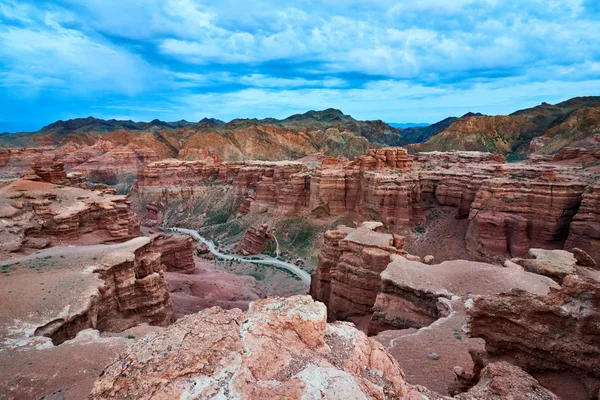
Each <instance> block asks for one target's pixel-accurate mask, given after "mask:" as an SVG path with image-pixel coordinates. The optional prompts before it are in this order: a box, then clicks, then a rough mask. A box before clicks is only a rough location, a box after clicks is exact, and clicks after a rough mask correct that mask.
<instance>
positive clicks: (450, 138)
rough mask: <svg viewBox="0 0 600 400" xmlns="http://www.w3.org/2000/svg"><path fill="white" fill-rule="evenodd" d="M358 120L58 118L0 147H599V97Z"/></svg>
mask: <svg viewBox="0 0 600 400" xmlns="http://www.w3.org/2000/svg"><path fill="white" fill-rule="evenodd" d="M392 125H396V126H398V124H387V123H385V122H383V121H381V120H375V121H360V120H356V119H355V118H353V117H352V116H350V115H347V114H344V113H343V112H342V111H340V110H337V109H333V108H330V109H326V110H323V111H308V112H306V113H304V114H295V115H292V116H290V117H287V118H285V119H275V118H265V119H256V118H252V119H234V120H232V121H229V122H225V121H221V120H218V119H214V118H204V119H202V120H201V121H198V122H189V121H185V120H180V121H175V122H165V121H160V120H158V119H155V120H152V121H150V122H134V121H131V120H115V119H110V120H103V119H97V118H94V117H87V118H77V119H71V120H68V121H56V122H54V123H52V124H50V125H47V126H45V127H43V128H42V129H40V130H38V131H35V132H20V133H12V134H11V133H2V134H0V147H39V146H53V147H57V146H62V145H65V144H67V143H75V144H80V145H92V144H94V143H95V142H96V141H98V140H99V139H105V140H108V141H111V142H113V143H117V144H128V143H134V144H137V145H140V146H142V147H149V148H152V149H153V150H155V151H156V152H157V154H159V155H160V156H164V157H174V156H176V155H177V153H178V152H179V151H180V150H182V149H188V148H203V149H205V150H208V151H210V152H213V153H215V154H217V155H218V156H220V157H222V158H223V159H229V160H242V159H250V158H255V159H270V160H273V159H275V160H277V159H289V158H299V157H303V156H305V155H307V154H310V153H313V152H323V153H325V154H328V155H331V156H347V157H354V156H356V155H358V154H362V152H363V151H364V150H365V149H366V148H369V147H380V146H406V145H408V147H409V149H410V151H434V150H438V151H448V150H478V151H489V152H492V153H499V154H504V155H507V156H509V157H517V158H522V157H525V156H526V155H527V154H530V153H536V154H552V153H556V152H558V151H560V150H561V149H562V148H564V147H568V146H596V145H597V144H598V137H599V135H598V134H599V133H600V97H598V96H596V97H577V98H573V99H570V100H567V101H565V102H562V103H558V104H555V105H551V104H547V103H542V104H540V105H538V106H536V107H532V108H529V109H524V110H519V111H516V112H514V113H512V114H510V115H498V116H487V115H483V114H479V113H468V114H465V115H463V116H462V117H459V118H457V117H448V118H446V119H443V120H441V121H439V122H436V123H434V124H431V125H427V126H410V127H407V128H402V127H394V126H392Z"/></svg>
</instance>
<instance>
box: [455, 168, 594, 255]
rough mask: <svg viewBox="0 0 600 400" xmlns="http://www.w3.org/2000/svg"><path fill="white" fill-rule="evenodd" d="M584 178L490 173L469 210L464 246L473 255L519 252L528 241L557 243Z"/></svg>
mask: <svg viewBox="0 0 600 400" xmlns="http://www.w3.org/2000/svg"><path fill="white" fill-rule="evenodd" d="M585 187H586V185H585V183H580V182H573V181H556V182H548V181H542V180H526V181H515V180H510V179H501V178H498V179H490V180H487V181H485V183H484V184H483V185H482V187H481V189H480V190H479V191H478V193H477V197H476V199H475V201H474V202H473V204H472V207H471V213H470V216H469V219H470V224H469V230H468V232H467V237H466V241H467V249H468V250H469V251H470V252H472V253H473V254H475V255H479V256H484V257H490V256H491V257H494V256H501V257H502V256H506V255H509V254H510V255H513V256H523V255H525V252H526V250H527V249H529V248H531V247H550V248H561V247H562V246H563V245H564V242H565V240H566V239H567V233H568V229H569V224H570V222H571V220H572V218H573V216H574V215H575V214H576V213H577V210H578V208H579V205H580V202H581V195H582V193H583V191H584V190H585Z"/></svg>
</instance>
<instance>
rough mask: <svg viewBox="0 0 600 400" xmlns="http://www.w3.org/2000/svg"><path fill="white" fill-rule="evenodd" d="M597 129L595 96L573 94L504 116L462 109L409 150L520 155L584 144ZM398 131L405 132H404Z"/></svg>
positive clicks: (599, 102)
mask: <svg viewBox="0 0 600 400" xmlns="http://www.w3.org/2000/svg"><path fill="white" fill-rule="evenodd" d="M599 134H600V97H576V98H573V99H570V100H567V101H564V102H562V103H558V104H555V105H551V104H548V103H542V104H540V105H539V106H536V107H532V108H528V109H525V110H519V111H516V112H514V113H512V114H510V115H499V116H483V115H477V114H467V115H465V116H463V117H461V118H459V119H457V120H455V121H453V122H451V124H450V125H448V126H447V127H446V128H444V129H443V130H441V131H439V132H438V133H436V134H435V135H433V136H432V137H431V138H429V139H428V140H427V141H426V142H425V143H420V144H416V145H411V146H410V150H411V151H433V150H439V151H447V150H479V151H489V152H492V153H500V154H505V155H507V156H508V157H509V158H515V159H518V158H523V157H526V156H527V154H530V153H535V154H554V153H557V152H559V151H560V150H561V149H562V148H564V147H569V146H571V147H572V146H588V145H589V144H590V143H591V142H594V143H595V142H596V141H597V138H598V137H599V136H597V135H599ZM403 135H404V136H405V138H406V137H408V135H407V132H406V131H403Z"/></svg>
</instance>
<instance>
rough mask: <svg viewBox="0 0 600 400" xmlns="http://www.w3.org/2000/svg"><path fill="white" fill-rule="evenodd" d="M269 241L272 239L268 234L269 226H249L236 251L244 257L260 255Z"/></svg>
mask: <svg viewBox="0 0 600 400" xmlns="http://www.w3.org/2000/svg"><path fill="white" fill-rule="evenodd" d="M271 239H273V235H271V234H270V233H269V225H267V224H262V225H261V226H259V227H255V226H250V227H248V229H246V232H245V233H244V238H243V239H242V241H241V242H240V243H239V244H238V245H237V250H238V252H239V253H240V254H243V255H246V256H247V255H251V254H261V253H263V252H264V251H265V250H266V249H267V246H268V245H269V242H270V241H271Z"/></svg>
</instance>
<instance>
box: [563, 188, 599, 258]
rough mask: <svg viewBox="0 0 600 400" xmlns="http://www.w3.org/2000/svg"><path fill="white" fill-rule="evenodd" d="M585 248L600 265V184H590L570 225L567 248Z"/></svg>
mask: <svg viewBox="0 0 600 400" xmlns="http://www.w3.org/2000/svg"><path fill="white" fill-rule="evenodd" d="M574 247H577V248H580V249H582V250H585V251H586V252H587V253H588V254H589V255H590V256H591V257H592V258H593V259H594V260H595V261H596V265H600V186H590V187H589V188H588V189H587V190H586V191H585V193H583V197H582V200H581V206H580V207H579V210H578V211H577V214H575V216H574V217H573V221H572V222H571V225H570V226H569V237H568V238H567V242H566V243H565V249H572V248H574Z"/></svg>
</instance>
